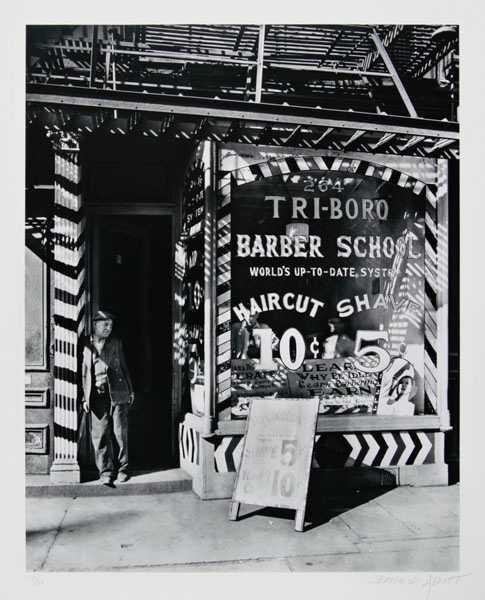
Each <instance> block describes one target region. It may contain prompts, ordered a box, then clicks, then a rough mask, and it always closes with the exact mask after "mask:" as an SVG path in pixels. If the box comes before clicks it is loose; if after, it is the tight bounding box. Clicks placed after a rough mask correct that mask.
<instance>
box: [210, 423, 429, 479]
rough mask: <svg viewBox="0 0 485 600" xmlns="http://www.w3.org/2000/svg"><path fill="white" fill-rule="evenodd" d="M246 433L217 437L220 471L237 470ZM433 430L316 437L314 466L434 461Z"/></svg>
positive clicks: (377, 465)
mask: <svg viewBox="0 0 485 600" xmlns="http://www.w3.org/2000/svg"><path fill="white" fill-rule="evenodd" d="M242 441H243V436H241V435H238V436H225V437H220V438H217V441H216V447H215V451H214V466H215V470H216V472H217V473H230V472H233V471H236V470H237V468H238V465H239V462H240V460H241V454H242V447H243V444H242ZM434 443H435V440H434V433H428V432H424V431H392V432H387V433H381V432H379V433H376V432H373V433H360V432H358V433H329V434H325V433H324V434H320V435H317V436H315V452H314V460H313V466H314V467H322V468H323V467H327V468H329V467H330V468H336V467H391V466H393V467H399V466H404V465H422V464H427V463H432V462H433V460H434Z"/></svg>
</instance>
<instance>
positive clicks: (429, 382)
mask: <svg viewBox="0 0 485 600" xmlns="http://www.w3.org/2000/svg"><path fill="white" fill-rule="evenodd" d="M425 197H426V216H425V219H426V222H425V241H424V244H425V253H424V273H425V283H424V314H425V322H424V403H425V408H424V410H425V413H428V414H429V413H433V412H434V413H436V412H437V406H438V400H437V390H438V361H437V331H438V329H437V309H438V238H437V236H438V231H437V198H436V186H428V187H427V188H426V190H425Z"/></svg>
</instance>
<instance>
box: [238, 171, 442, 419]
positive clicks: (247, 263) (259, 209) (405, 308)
mask: <svg viewBox="0 0 485 600" xmlns="http://www.w3.org/2000/svg"><path fill="white" fill-rule="evenodd" d="M414 184H416V180H414ZM414 184H413V185H414ZM424 327H425V200H424V199H423V195H422V194H418V193H416V189H415V187H414V188H413V187H412V184H410V185H409V186H407V185H405V184H402V182H401V184H400V185H398V184H397V182H396V181H395V180H393V182H389V181H385V180H384V179H383V178H379V177H371V176H367V175H365V174H364V175H357V174H356V173H352V172H343V173H342V172H338V171H336V172H333V171H330V170H328V171H327V170H314V171H311V170H306V171H302V172H299V173H288V174H280V175H275V176H271V177H267V178H261V179H259V180H256V181H252V182H250V183H244V184H243V185H233V189H232V193H231V404H232V408H231V418H233V419H238V418H244V417H245V416H247V412H248V408H249V405H250V402H251V397H254V396H258V397H261V396H264V397H276V398H278V397H282V398H283V397H292V398H295V397H302V398H304V397H318V398H319V399H320V409H319V412H320V413H321V414H328V415H343V414H345V415H350V414H368V415H394V416H410V415H422V414H425V413H427V412H430V410H431V409H430V408H428V407H427V406H426V405H425V394H424V370H425V357H424V345H425V336H424Z"/></svg>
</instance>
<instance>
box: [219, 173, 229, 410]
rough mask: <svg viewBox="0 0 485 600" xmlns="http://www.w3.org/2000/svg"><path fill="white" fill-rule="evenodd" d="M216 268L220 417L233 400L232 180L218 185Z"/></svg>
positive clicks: (227, 177)
mask: <svg viewBox="0 0 485 600" xmlns="http://www.w3.org/2000/svg"><path fill="white" fill-rule="evenodd" d="M218 186H219V188H218V208H217V252H216V257H217V268H216V304H217V308H216V347H217V349H216V386H217V388H216V389H217V392H216V393H217V409H218V414H219V418H224V416H223V415H224V411H229V410H230V400H231V177H230V175H226V176H224V177H222V178H221V179H220V180H219V183H218Z"/></svg>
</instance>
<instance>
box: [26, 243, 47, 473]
mask: <svg viewBox="0 0 485 600" xmlns="http://www.w3.org/2000/svg"><path fill="white" fill-rule="evenodd" d="M52 297H53V294H52V283H51V273H50V269H49V267H48V265H47V261H46V256H45V255H43V254H42V253H40V252H38V253H36V252H35V251H34V250H33V249H32V247H29V246H26V248H25V470H26V473H29V474H47V473H48V472H49V468H50V465H51V463H52V457H53V454H54V424H53V376H52V370H53V364H52V363H53V346H52V340H53V339H54V338H53V327H52V324H51V315H52V306H51V302H52Z"/></svg>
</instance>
